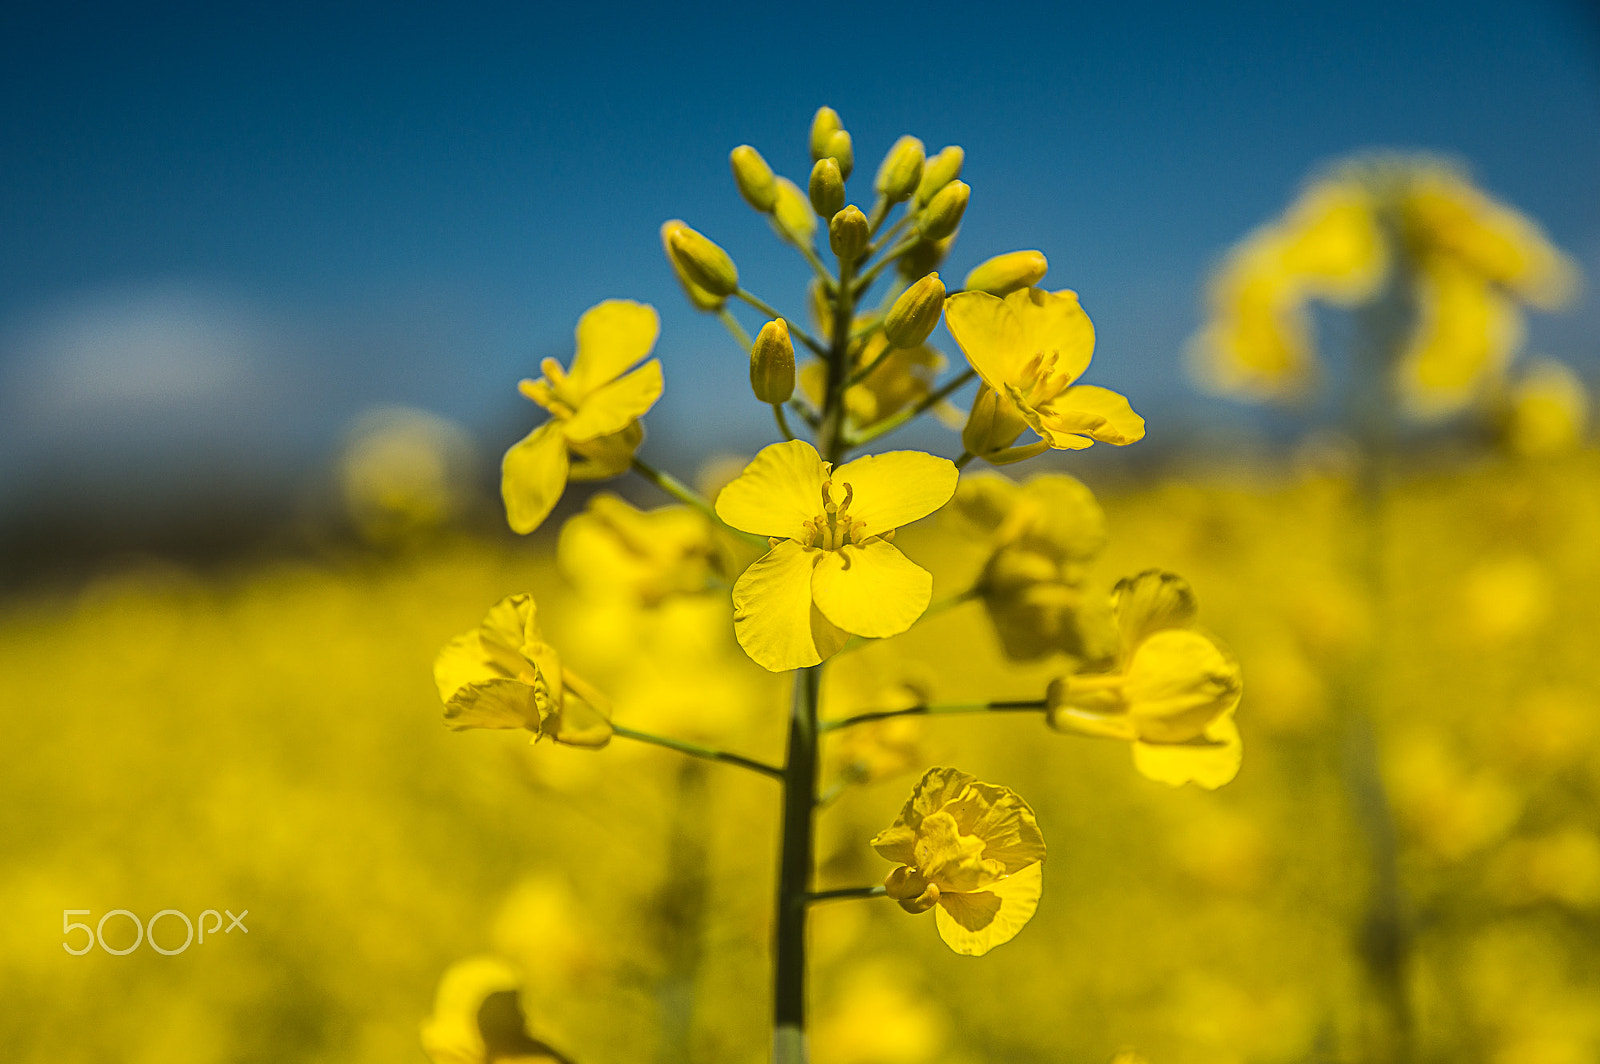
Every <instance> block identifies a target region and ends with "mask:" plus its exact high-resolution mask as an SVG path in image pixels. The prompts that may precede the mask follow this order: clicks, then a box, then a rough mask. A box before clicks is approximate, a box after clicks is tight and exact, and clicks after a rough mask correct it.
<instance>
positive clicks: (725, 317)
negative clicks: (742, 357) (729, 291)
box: [717, 305, 755, 355]
mask: <svg viewBox="0 0 1600 1064" xmlns="http://www.w3.org/2000/svg"><path fill="white" fill-rule="evenodd" d="M717 320H718V321H720V322H722V327H723V328H724V329H727V330H728V334H729V335H730V336H732V337H733V339H734V342H735V343H737V344H738V345H739V346H740V347H742V348H744V353H745V354H747V355H748V354H749V353H750V348H751V347H752V346H754V344H755V341H754V340H752V339H750V334H749V333H747V332H745V331H744V326H743V325H740V324H739V319H738V318H736V317H734V316H733V312H732V311H730V310H729V309H728V308H727V306H726V305H724V306H722V307H719V308H718V309H717Z"/></svg>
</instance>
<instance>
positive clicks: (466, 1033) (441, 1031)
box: [422, 957, 566, 1064]
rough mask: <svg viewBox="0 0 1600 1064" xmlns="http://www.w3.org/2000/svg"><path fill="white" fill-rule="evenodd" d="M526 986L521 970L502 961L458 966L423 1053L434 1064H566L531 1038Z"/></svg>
mask: <svg viewBox="0 0 1600 1064" xmlns="http://www.w3.org/2000/svg"><path fill="white" fill-rule="evenodd" d="M521 986H522V979H521V977H520V976H519V975H518V974H517V972H516V969H514V968H512V967H511V965H509V964H507V963H506V962H504V961H502V960H500V959H499V958H496V957H473V958H469V959H468V960H464V961H460V962H458V963H457V964H454V965H452V966H451V967H450V969H449V970H448V971H446V972H445V974H444V977H443V978H442V979H440V980H439V993H438V997H437V999H436V1000H435V1002H434V1006H433V1015H432V1016H430V1017H429V1018H428V1020H427V1022H425V1023H424V1024H423V1025H422V1048H423V1051H424V1052H426V1053H427V1054H428V1056H429V1057H430V1058H431V1059H432V1060H433V1061H434V1064H565V1061H566V1058H565V1057H563V1056H561V1054H559V1053H557V1052H556V1051H555V1050H554V1049H551V1048H550V1047H549V1046H547V1045H545V1044H544V1043H543V1042H540V1041H538V1040H537V1039H535V1038H534V1037H533V1036H532V1035H531V1034H529V1033H528V1029H527V1023H526V1021H525V1019H524V1018H523V1012H522V1002H521V1000H520V997H519V993H520V989H521Z"/></svg>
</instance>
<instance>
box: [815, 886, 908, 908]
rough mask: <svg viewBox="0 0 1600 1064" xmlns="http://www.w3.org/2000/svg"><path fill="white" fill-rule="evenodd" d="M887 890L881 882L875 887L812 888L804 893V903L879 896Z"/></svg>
mask: <svg viewBox="0 0 1600 1064" xmlns="http://www.w3.org/2000/svg"><path fill="white" fill-rule="evenodd" d="M887 893H888V891H887V890H886V889H885V888H884V886H883V884H882V883H879V884H878V885H877V886H875V887H840V888H838V889H837V890H814V891H812V892H811V893H810V894H807V895H806V904H807V905H814V904H815V903H817V902H819V901H841V900H843V899H845V898H881V897H883V896H884V895H885V894H887Z"/></svg>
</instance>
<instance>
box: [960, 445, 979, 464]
mask: <svg viewBox="0 0 1600 1064" xmlns="http://www.w3.org/2000/svg"><path fill="white" fill-rule="evenodd" d="M976 457H978V456H977V455H975V454H973V453H972V452H971V451H968V450H965V449H963V450H962V452H961V457H960V458H957V459H956V468H957V469H965V468H967V463H968V462H971V461H972V460H973V459H974V458H976Z"/></svg>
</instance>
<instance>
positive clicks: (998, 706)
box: [818, 698, 1045, 732]
mask: <svg viewBox="0 0 1600 1064" xmlns="http://www.w3.org/2000/svg"><path fill="white" fill-rule="evenodd" d="M1044 709H1045V700H1044V699H1042V698H1036V699H1032V700H1029V701H1024V702H937V703H924V704H923V705H920V706H910V707H907V708H906V709H880V710H874V711H873V712H871V713H857V714H856V715H855V716H853V717H841V718H840V719H838V720H825V721H823V722H822V723H821V724H820V725H818V729H819V730H820V731H824V732H831V731H838V730H839V729H840V728H848V727H851V726H852V725H855V724H870V723H872V722H873V721H875V720H888V719H890V718H891V717H934V716H943V715H944V714H947V713H1038V712H1042V711H1043V710H1044Z"/></svg>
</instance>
